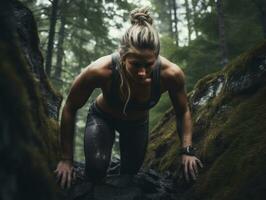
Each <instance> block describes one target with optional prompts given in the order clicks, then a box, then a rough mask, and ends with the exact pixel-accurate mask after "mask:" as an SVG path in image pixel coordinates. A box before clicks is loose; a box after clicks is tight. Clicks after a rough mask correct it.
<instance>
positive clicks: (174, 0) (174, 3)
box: [172, 0, 179, 46]
mask: <svg viewBox="0 0 266 200" xmlns="http://www.w3.org/2000/svg"><path fill="white" fill-rule="evenodd" d="M172 3H173V11H174V33H175V41H176V46H179V35H178V17H177V5H176V0H172Z"/></svg>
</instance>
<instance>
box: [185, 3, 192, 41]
mask: <svg viewBox="0 0 266 200" xmlns="http://www.w3.org/2000/svg"><path fill="white" fill-rule="evenodd" d="M185 7H186V18H187V29H188V45H189V44H190V41H191V33H192V29H191V11H190V8H189V2H188V0H185Z"/></svg>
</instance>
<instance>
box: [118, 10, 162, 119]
mask: <svg viewBox="0 0 266 200" xmlns="http://www.w3.org/2000/svg"><path fill="white" fill-rule="evenodd" d="M130 21H131V26H130V27H129V28H128V29H127V30H126V32H125V34H124V35H123V36H122V39H121V41H120V47H119V54H120V65H119V68H118V72H119V75H120V79H121V83H120V91H121V97H122V101H123V102H125V104H124V107H123V113H124V114H125V115H126V112H125V111H126V107H127V104H128V102H129V99H130V95H131V91H130V86H129V83H128V81H127V79H126V76H125V71H126V69H125V64H124V60H125V59H126V56H127V54H128V53H130V52H132V51H137V50H139V49H150V50H153V51H154V54H155V55H156V57H157V56H158V55H159V52H160V40H159V34H158V32H157V31H156V30H155V28H154V27H153V19H152V18H151V16H150V13H149V8H148V7H141V8H136V9H134V10H132V11H131V13H130Z"/></svg>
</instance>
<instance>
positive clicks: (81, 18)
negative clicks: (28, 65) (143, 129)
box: [22, 0, 266, 161]
mask: <svg viewBox="0 0 266 200" xmlns="http://www.w3.org/2000/svg"><path fill="white" fill-rule="evenodd" d="M22 2H23V3H24V4H25V5H26V6H28V7H29V8H30V9H31V10H32V11H33V14H34V17H35V20H36V22H37V26H38V33H39V37H40V48H41V51H42V53H43V55H44V60H45V71H46V73H47V75H48V77H49V78H50V80H51V82H52V84H53V86H54V87H55V88H56V89H57V90H58V91H60V92H61V94H62V95H63V97H64V100H65V99H66V97H67V94H68V92H69V89H70V87H71V84H72V82H73V80H74V79H75V77H76V76H77V75H78V74H79V73H80V72H81V71H82V69H84V68H85V67H86V66H88V65H89V64H90V63H91V62H93V61H95V60H96V59H97V58H99V57H101V56H104V55H108V54H111V53H112V52H114V51H116V49H117V48H118V45H119V39H120V37H121V34H122V33H123V32H124V31H125V30H126V28H127V27H128V26H129V25H130V24H129V22H128V19H129V12H130V10H132V9H134V8H135V7H137V6H140V5H143V6H149V7H150V8H151V13H152V16H153V17H154V24H155V27H156V28H157V30H158V32H159V33H160V40H161V53H160V54H161V55H162V56H165V57H166V58H168V59H169V60H170V61H172V62H174V63H176V64H177V65H179V66H180V67H181V68H182V69H183V70H184V71H185V74H186V87H187V91H188V92H189V91H191V90H192V89H193V86H194V85H195V83H196V82H197V81H198V80H199V79H201V78H202V77H204V76H205V75H207V74H210V73H214V72H216V71H219V70H221V69H222V68H223V67H224V66H225V65H226V64H227V63H228V62H230V61H231V60H232V59H234V58H235V57H236V56H238V55H239V54H241V53H242V52H245V51H247V50H248V49H250V48H252V47H254V46H256V45H257V44H259V43H261V41H262V40H264V39H265V38H266V2H265V1H264V0H237V1H230V0H150V1H145V0H136V1H132V0H22ZM100 92H101V91H100V90H98V89H96V90H95V91H94V93H93V94H92V95H91V97H90V98H89V100H88V102H87V103H86V105H85V106H84V107H83V108H82V109H80V110H79V112H78V115H77V119H76V120H77V122H76V131H75V132H76V137H75V160H77V161H83V160H84V155H83V132H84V127H85V122H86V116H87V112H88V108H89V106H90V104H91V103H92V102H93V101H94V99H95V98H96V97H97V95H98V94H99V93H100ZM63 105H64V101H63ZM170 107H171V103H170V100H169V98H168V94H167V93H165V94H164V95H163V96H162V98H161V100H160V102H159V104H157V106H155V107H154V108H153V109H152V110H151V111H150V130H151V129H152V128H153V127H154V125H155V124H156V123H158V122H159V120H160V117H161V116H163V114H164V113H165V111H166V110H167V109H169V108H170ZM117 148H118V147H117V145H115V148H114V153H115V154H116V153H118V149H117Z"/></svg>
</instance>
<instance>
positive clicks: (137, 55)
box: [125, 49, 157, 84]
mask: <svg viewBox="0 0 266 200" xmlns="http://www.w3.org/2000/svg"><path fill="white" fill-rule="evenodd" d="M156 59H157V57H156V56H155V54H154V52H153V51H152V50H149V49H145V50H141V51H134V52H131V53H128V54H127V56H126V58H125V65H126V71H127V74H128V75H129V76H130V78H132V79H133V81H136V82H138V83H140V84H145V83H149V82H150V81H151V77H150V75H151V71H152V68H153V67H154V66H155V61H156Z"/></svg>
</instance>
